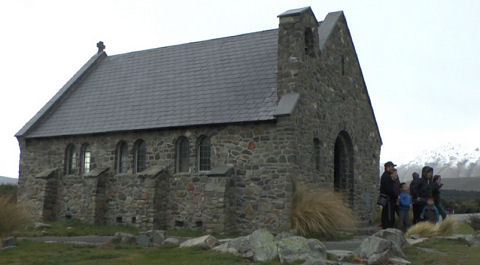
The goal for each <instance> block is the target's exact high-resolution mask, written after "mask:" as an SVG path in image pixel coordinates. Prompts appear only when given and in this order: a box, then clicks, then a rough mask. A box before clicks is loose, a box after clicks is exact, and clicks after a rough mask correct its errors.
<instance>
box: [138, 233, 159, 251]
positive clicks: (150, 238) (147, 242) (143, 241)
mask: <svg viewBox="0 0 480 265" xmlns="http://www.w3.org/2000/svg"><path fill="white" fill-rule="evenodd" d="M163 240H165V232H164V231H162V230H149V231H146V232H141V233H140V234H138V236H137V244H139V245H141V246H144V247H151V246H154V245H156V246H159V245H161V244H162V243H163Z"/></svg>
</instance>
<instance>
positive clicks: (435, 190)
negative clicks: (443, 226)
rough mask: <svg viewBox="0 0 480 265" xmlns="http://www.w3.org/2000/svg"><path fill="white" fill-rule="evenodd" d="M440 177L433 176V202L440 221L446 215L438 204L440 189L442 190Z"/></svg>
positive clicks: (440, 204)
mask: <svg viewBox="0 0 480 265" xmlns="http://www.w3.org/2000/svg"><path fill="white" fill-rule="evenodd" d="M442 186H443V184H442V177H441V176H440V175H435V176H433V190H432V195H433V201H434V202H435V207H437V210H438V213H439V214H440V215H441V216H442V220H445V218H447V213H446V212H445V209H444V208H443V206H442V203H441V202H440V188H442Z"/></svg>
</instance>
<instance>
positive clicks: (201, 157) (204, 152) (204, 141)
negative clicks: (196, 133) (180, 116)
mask: <svg viewBox="0 0 480 265" xmlns="http://www.w3.org/2000/svg"><path fill="white" fill-rule="evenodd" d="M197 155H198V169H199V170H200V171H207V170H210V139H209V138H208V137H205V136H202V137H200V140H199V141H198V154H197Z"/></svg>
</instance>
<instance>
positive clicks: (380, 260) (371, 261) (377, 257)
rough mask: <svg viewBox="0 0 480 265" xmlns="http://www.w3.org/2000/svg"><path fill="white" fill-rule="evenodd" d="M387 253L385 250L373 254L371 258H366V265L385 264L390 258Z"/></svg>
mask: <svg viewBox="0 0 480 265" xmlns="http://www.w3.org/2000/svg"><path fill="white" fill-rule="evenodd" d="M388 253H389V251H388V250H385V251H384V252H382V253H374V254H372V255H371V256H369V257H368V261H367V264H368V265H381V264H382V265H383V264H386V263H387V261H388V259H389V258H390V256H389V254H388Z"/></svg>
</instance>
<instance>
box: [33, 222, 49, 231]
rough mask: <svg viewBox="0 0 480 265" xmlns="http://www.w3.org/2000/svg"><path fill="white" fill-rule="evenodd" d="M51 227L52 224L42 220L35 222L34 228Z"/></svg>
mask: <svg viewBox="0 0 480 265" xmlns="http://www.w3.org/2000/svg"><path fill="white" fill-rule="evenodd" d="M51 227H52V225H49V224H44V223H40V222H35V223H34V224H33V228H35V229H38V230H40V229H44V228H51Z"/></svg>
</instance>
